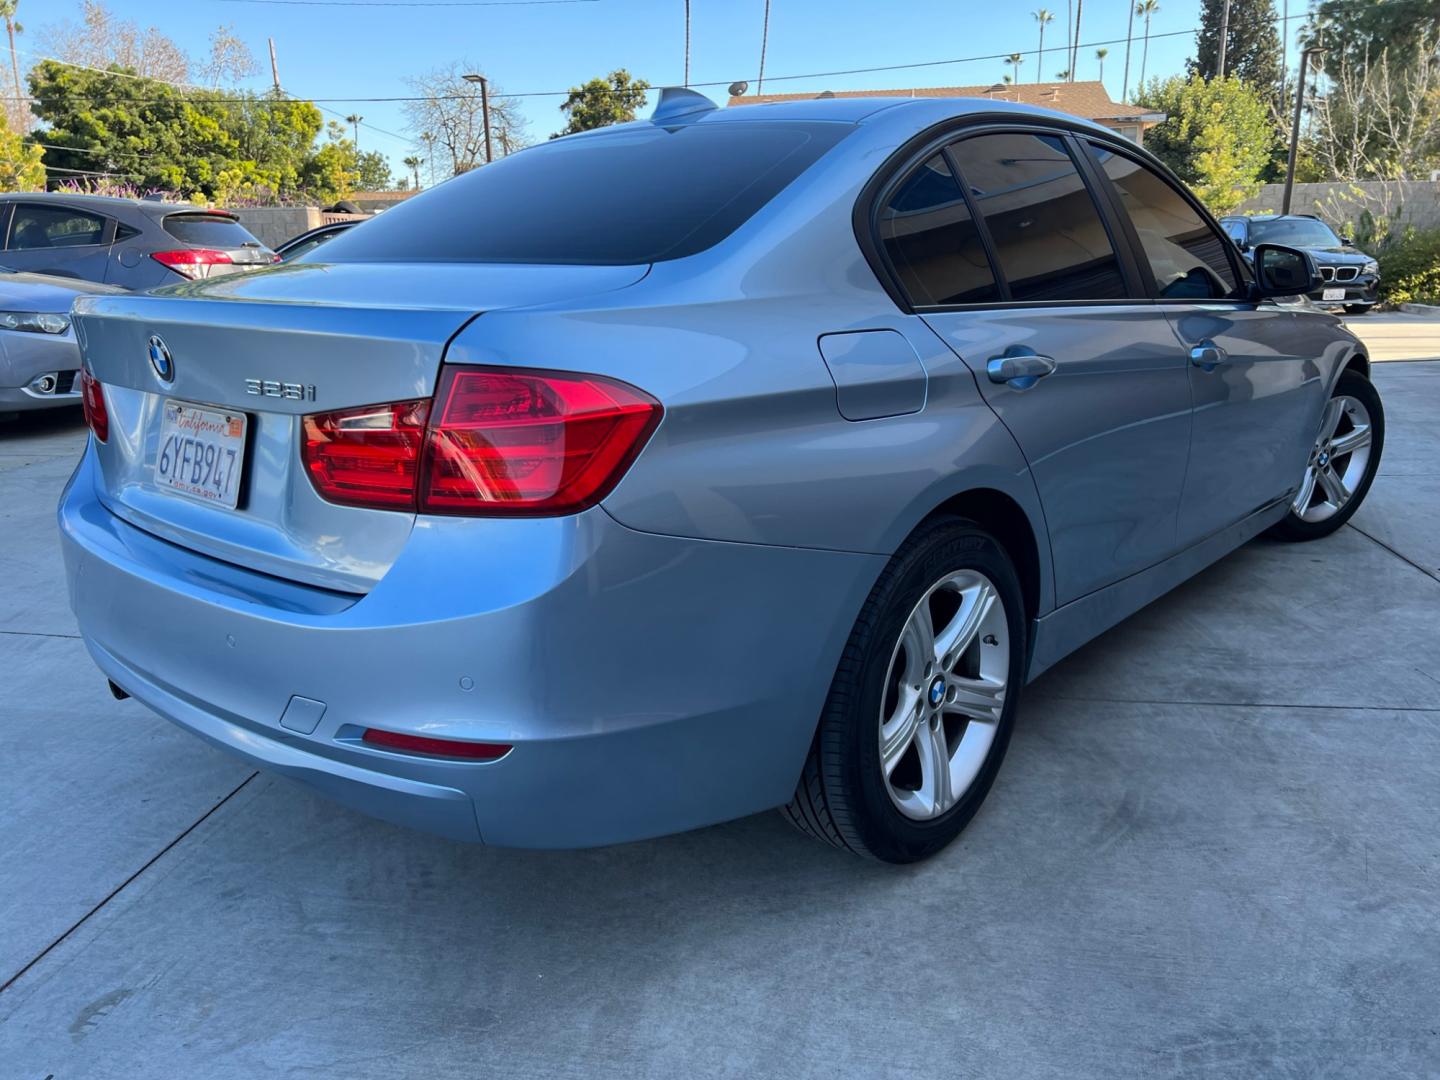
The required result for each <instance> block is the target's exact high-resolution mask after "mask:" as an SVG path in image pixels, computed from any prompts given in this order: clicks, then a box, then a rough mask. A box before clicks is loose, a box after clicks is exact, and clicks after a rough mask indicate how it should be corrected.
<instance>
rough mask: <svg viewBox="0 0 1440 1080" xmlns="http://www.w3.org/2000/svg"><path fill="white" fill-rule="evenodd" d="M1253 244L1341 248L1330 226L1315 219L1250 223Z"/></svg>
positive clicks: (1338, 239)
mask: <svg viewBox="0 0 1440 1080" xmlns="http://www.w3.org/2000/svg"><path fill="white" fill-rule="evenodd" d="M1250 242H1251V243H1252V244H1291V245H1293V246H1295V247H1339V246H1340V238H1339V237H1338V236H1336V235H1335V234H1334V233H1333V232H1331V231H1330V226H1329V225H1326V224H1325V223H1324V222H1323V221H1316V220H1314V219H1313V218H1281V219H1280V220H1278V221H1252V222H1250Z"/></svg>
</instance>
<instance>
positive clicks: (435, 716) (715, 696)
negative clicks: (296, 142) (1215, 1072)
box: [59, 90, 1384, 862]
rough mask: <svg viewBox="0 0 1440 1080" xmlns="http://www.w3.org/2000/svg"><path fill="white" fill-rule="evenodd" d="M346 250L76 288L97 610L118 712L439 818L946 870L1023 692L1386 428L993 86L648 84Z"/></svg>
mask: <svg viewBox="0 0 1440 1080" xmlns="http://www.w3.org/2000/svg"><path fill="white" fill-rule="evenodd" d="M319 254H320V257H321V259H320V261H316V262H300V263H292V264H287V265H285V266H283V267H280V268H277V269H275V270H271V271H262V272H260V273H258V274H253V275H243V276H242V275H237V276H234V277H229V278H224V279H220V280H216V281H209V282H197V283H194V284H191V285H186V286H180V287H178V288H176V289H173V290H167V291H162V292H161V293H159V294H155V295H145V296H122V297H89V298H85V299H82V300H81V301H80V302H79V303H78V304H77V307H76V321H77V326H78V328H79V330H80V334H81V340H82V344H83V347H84V351H85V357H86V364H87V369H88V371H87V376H86V378H87V380H91V381H93V391H94V392H93V393H92V394H91V395H90V397H89V399H88V400H89V401H90V403H91V407H90V422H91V425H92V428H93V431H94V437H93V438H92V440H91V442H90V445H89V447H88V449H87V450H86V453H85V455H84V459H83V460H82V462H81V463H80V466H79V468H78V470H77V472H76V474H75V476H74V479H73V480H72V482H71V483H70V485H69V487H68V489H67V491H66V492H65V495H64V498H63V501H62V503H61V506H60V510H59V519H60V528H61V533H62V536H63V543H64V550H65V559H66V564H67V570H68V573H69V581H70V594H71V602H72V604H73V606H74V609H75V613H76V617H77V619H78V622H79V627H80V630H81V633H82V634H83V636H84V639H85V642H86V645H87V646H88V648H89V650H90V653H91V655H92V656H93V657H94V659H95V661H96V663H97V664H98V665H99V666H100V668H101V670H102V671H103V672H104V673H105V675H106V676H107V677H108V678H109V679H110V680H111V682H112V685H113V687H114V689H115V691H116V692H117V693H118V694H121V695H125V694H129V695H133V696H134V697H135V698H137V699H138V700H140V701H141V702H143V703H144V704H145V705H147V706H149V707H150V708H152V709H154V710H155V711H157V712H159V713H160V714H162V715H164V716H166V717H169V718H170V719H171V720H174V721H175V722H177V723H179V724H181V725H182V726H184V727H187V728H189V729H190V730H192V731H194V732H196V733H198V734H200V735H202V736H203V737H205V738H207V739H209V740H210V741H211V742H212V743H214V744H216V745H217V746H220V747H223V748H224V749H226V750H227V751H229V752H230V753H233V754H235V755H237V756H239V757H241V758H243V759H245V760H247V761H249V762H251V763H253V764H255V765H258V766H261V767H264V768H267V769H271V770H274V771H276V772H279V773H282V774H285V775H289V776H293V777H296V778H298V779H301V780H304V781H306V782H308V783H311V784H313V785H315V786H316V787H317V788H319V789H321V790H322V791H324V792H326V793H328V794H329V795H331V796H334V797H335V798H337V799H340V800H342V801H344V802H347V803H349V804H350V805H352V806H355V807H358V808H360V809H362V810H365V811H366V812H368V813H372V814H376V815H379V816H381V817H385V818H389V819H391V820H394V821H398V822H403V823H406V824H409V825H413V826H416V827H419V828H423V829H429V830H432V831H434V832H438V833H442V834H444V835H447V836H451V837H456V838H461V839H467V840H481V839H483V840H484V841H486V842H488V843H493V844H501V845H521V846H573V845H590V844H605V843H612V842H616V841H621V840H630V839H636V838H639V837H645V836H653V835H656V834H659V833H666V832H672V831H676V830H680V829H689V828H694V827H696V826H700V825H705V824H709V823H712V822H717V821H723V820H725V819H727V818H733V817H737V816H739V815H742V814H748V813H752V812H755V811H758V810H763V809H766V808H769V807H777V806H780V807H784V808H785V812H786V814H787V816H788V817H789V818H790V820H791V821H793V822H794V823H795V824H797V825H798V826H800V827H801V828H802V829H804V830H805V831H807V832H809V833H811V834H812V835H814V836H816V837H818V838H820V839H822V840H825V841H828V842H829V843H831V844H834V845H836V846H838V847H841V848H846V849H849V850H851V851H855V852H860V853H864V854H868V855H871V856H874V857H876V858H879V859H884V860H889V861H893V862H905V861H911V860H915V859H920V858H924V857H925V856H927V855H930V854H932V853H934V852H935V851H937V850H939V849H940V848H941V847H943V846H944V845H945V844H946V843H947V842H949V841H950V840H951V839H952V838H953V837H954V836H955V835H956V834H957V833H958V832H959V831H960V829H961V828H962V827H963V826H964V825H965V824H966V823H967V822H968V821H969V820H970V819H971V817H972V816H973V815H974V814H975V812H976V810H977V809H978V808H979V806H980V803H981V801H982V800H983V799H984V797H985V794H986V792H987V791H988V790H989V788H990V785H991V783H992V781H993V780H994V779H995V775H996V773H997V771H998V770H999V768H1000V763H1001V759H1002V758H1003V756H1004V753H1005V748H1006V745H1007V743H1008V742H1009V739H1010V734H1011V730H1012V727H1013V725H1014V722H1015V715H1016V709H1017V707H1018V704H1019V701H1020V698H1021V688H1022V686H1023V685H1024V684H1025V683H1026V681H1027V680H1029V679H1033V678H1034V677H1035V676H1036V675H1037V674H1039V673H1040V672H1042V671H1044V670H1045V669H1046V668H1048V667H1050V666H1051V665H1052V664H1054V663H1055V662H1056V661H1058V660H1059V659H1061V658H1062V657H1063V656H1065V655H1066V654H1067V653H1069V652H1071V651H1072V650H1074V649H1076V648H1077V647H1079V646H1080V645H1082V644H1083V643H1085V642H1086V641H1088V640H1090V639H1091V638H1093V637H1095V636H1096V635H1097V634H1099V633H1101V632H1102V631H1104V630H1105V629H1106V628H1108V627H1110V626H1112V625H1114V624H1115V623H1116V622H1118V621H1119V620H1121V619H1123V618H1124V617H1125V616H1126V615H1128V614H1130V613H1131V612H1133V611H1135V610H1136V609H1138V608H1140V607H1142V606H1143V605H1145V604H1147V603H1149V602H1150V601H1151V600H1153V599H1155V598H1156V597H1157V596H1159V595H1161V594H1162V593H1164V592H1165V591H1166V590H1168V589H1171V588H1173V587H1174V586H1175V585H1177V584H1179V583H1180V582H1182V581H1184V580H1185V579H1186V578H1188V577H1189V576H1191V575H1192V574H1194V573H1196V572H1197V571H1198V570H1200V569H1201V568H1203V567H1204V566H1206V565H1207V564H1209V563H1211V562H1213V561H1214V560H1216V559H1218V558H1220V557H1221V556H1223V555H1224V554H1226V553H1227V552H1229V551H1230V550H1232V549H1233V548H1235V547H1236V546H1237V545H1239V544H1242V543H1244V542H1245V541H1246V540H1248V539H1250V538H1251V537H1253V536H1255V535H1256V534H1258V533H1260V532H1262V531H1264V530H1266V529H1275V530H1278V531H1279V533H1280V534H1282V535H1285V536H1288V537H1291V538H1297V539H1307V538H1314V537H1319V536H1323V535H1325V534H1327V533H1330V532H1332V531H1334V530H1335V529H1336V528H1338V527H1339V526H1340V525H1341V524H1342V523H1343V522H1344V521H1345V520H1346V519H1347V518H1349V516H1350V515H1351V514H1352V513H1353V512H1354V511H1355V508H1356V506H1357V505H1358V504H1359V503H1360V500H1361V499H1363V498H1364V496H1365V493H1366V490H1367V489H1368V487H1369V486H1370V483H1371V480H1372V478H1373V477H1374V475H1375V469H1376V466H1377V464H1378V462H1379V460H1380V454H1381V448H1382V444H1383V436H1384V416H1383V412H1382V409H1381V404H1380V399H1379V397H1378V396H1377V395H1376V393H1375V390H1374V389H1373V387H1372V386H1371V384H1370V382H1369V380H1368V372H1369V367H1368V362H1367V359H1366V356H1365V354H1364V352H1363V350H1362V347H1361V345H1360V343H1359V342H1358V341H1357V340H1356V339H1355V338H1354V337H1353V336H1352V335H1351V334H1350V333H1349V332H1348V331H1346V330H1345V328H1344V327H1343V326H1342V325H1341V323H1340V322H1339V321H1338V320H1337V319H1335V318H1334V317H1332V316H1330V315H1326V314H1323V313H1319V312H1315V311H1309V310H1304V309H1287V308H1282V307H1279V306H1277V305H1275V304H1274V303H1272V302H1271V300H1270V298H1271V297H1276V296H1281V295H1290V294H1295V293H1299V292H1304V291H1306V290H1307V289H1308V288H1309V286H1310V285H1311V284H1312V283H1313V281H1314V279H1315V277H1316V275H1315V267H1314V264H1313V263H1312V262H1311V260H1310V259H1309V258H1308V256H1306V255H1305V254H1303V253H1301V252H1298V251H1294V250H1290V249H1286V248H1279V247H1268V246H1264V245H1262V246H1261V247H1259V248H1257V249H1256V251H1255V253H1254V261H1255V268H1256V269H1255V271H1254V272H1253V275H1252V272H1251V270H1250V269H1249V268H1247V266H1245V265H1243V264H1242V262H1241V260H1240V258H1239V253H1238V252H1237V250H1236V248H1235V246H1234V244H1232V243H1231V242H1230V241H1229V240H1228V239H1227V238H1226V237H1225V235H1224V234H1223V233H1222V232H1221V231H1220V229H1219V227H1218V226H1217V225H1216V223H1215V221H1214V220H1213V219H1212V218H1211V217H1210V216H1209V215H1208V214H1207V213H1206V212H1205V211H1204V210H1203V209H1202V208H1201V207H1200V205H1199V204H1198V203H1197V202H1196V201H1195V199H1194V198H1193V197H1192V196H1191V195H1190V194H1189V193H1188V192H1187V191H1186V190H1185V189H1184V188H1183V187H1182V186H1181V185H1180V184H1179V183H1177V182H1176V181H1175V179H1174V178H1173V177H1172V176H1170V175H1169V174H1168V173H1166V172H1165V170H1164V169H1163V168H1162V167H1161V166H1160V165H1159V164H1157V162H1156V161H1155V160H1154V159H1153V158H1152V157H1151V156H1150V155H1148V154H1146V153H1145V152H1144V151H1143V150H1140V149H1138V148H1136V147H1135V146H1133V145H1131V144H1129V143H1127V142H1124V141H1123V140H1120V139H1118V138H1117V137H1116V136H1115V135H1113V134H1112V133H1110V132H1108V131H1106V130H1105V129H1103V128H1101V127H1098V126H1096V125H1093V124H1089V123H1085V122H1081V121H1078V120H1076V119H1074V118H1072V117H1067V116H1064V115H1061V114H1058V113H1054V112H1050V111H1046V110H1040V109H1034V108H1028V107H1023V106H1017V105H1010V104H1006V103H1004V102H1000V101H993V100H986V101H969V100H948V101H947V100H935V99H922V100H895V99H885V98H869V99H862V100H846V99H828V100H816V101H810V102H793V103H785V104H771V105H764V106H749V107H744V108H736V109H726V110H717V109H716V108H715V107H714V106H713V105H711V104H710V103H709V102H708V101H706V100H705V99H703V98H701V97H700V96H699V95H696V94H694V93H692V92H689V91H674V90H671V91H666V92H665V93H664V94H663V95H662V98H661V103H660V105H659V107H658V109H657V112H656V115H655V116H654V117H653V118H652V119H651V120H650V121H644V122H636V123H630V124H624V125H619V126H616V127H613V128H607V129H603V130H600V131H595V132H590V133H586V134H583V135H578V136H573V137H569V138H564V139H557V140H554V141H552V142H548V143H545V144H542V145H539V146H536V147H533V148H530V149H527V150H525V151H523V152H521V153H518V154H515V155H513V156H510V157H507V158H505V159H504V160H502V161H500V162H498V163H496V164H494V165H489V166H486V167H485V168H483V169H478V170H475V171H474V172H471V173H468V174H466V175H464V176H461V177H459V178H457V179H455V180H453V181H451V182H447V183H446V184H444V185H442V186H440V187H437V188H435V189H433V190H431V191H428V192H425V193H424V194H421V195H419V196H417V197H415V198H414V199H411V200H409V201H407V202H406V203H404V204H402V205H401V206H399V207H396V208H394V209H392V210H390V211H388V212H387V213H385V214H384V215H382V216H380V217H378V218H376V219H375V220H374V221H370V222H367V223H366V225H365V227H364V228H360V229H354V230H351V231H349V232H347V233H345V234H343V235H341V236H338V237H336V238H335V239H333V240H331V241H329V242H328V243H327V244H326V246H325V248H324V249H323V251H322V252H320V253H319Z"/></svg>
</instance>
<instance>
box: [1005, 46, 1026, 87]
mask: <svg viewBox="0 0 1440 1080" xmlns="http://www.w3.org/2000/svg"><path fill="white" fill-rule="evenodd" d="M1023 59H1025V58H1024V57H1023V56H1021V55H1020V54H1019V53H1018V52H1012V53H1011V54H1010V55H1009V56H1007V57H1006V58H1005V62H1006V63H1007V64H1009V65H1010V66H1011V67H1012V68H1014V69H1015V78H1014V80H1013V81H1014V82H1017V83H1018V82H1019V81H1020V61H1021V60H1023Z"/></svg>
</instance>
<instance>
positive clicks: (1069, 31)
mask: <svg viewBox="0 0 1440 1080" xmlns="http://www.w3.org/2000/svg"><path fill="white" fill-rule="evenodd" d="M1074 34H1075V0H1065V58H1066V59H1067V60H1068V59H1069V58H1070V42H1072V41H1074V40H1075V37H1074Z"/></svg>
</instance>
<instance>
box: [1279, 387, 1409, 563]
mask: <svg viewBox="0 0 1440 1080" xmlns="http://www.w3.org/2000/svg"><path fill="white" fill-rule="evenodd" d="M1342 396H1344V397H1353V398H1356V399H1357V400H1359V401H1360V402H1361V403H1362V404H1363V405H1364V406H1365V410H1366V412H1368V413H1369V414H1370V428H1371V435H1370V460H1369V461H1368V462H1367V464H1366V467H1365V471H1364V474H1363V475H1362V477H1361V478H1360V481H1359V482H1358V483H1357V484H1356V485H1355V487H1354V488H1353V489H1352V494H1351V496H1350V499H1349V501H1348V502H1346V503H1345V504H1344V505H1343V506H1342V507H1340V510H1339V511H1338V512H1337V513H1334V514H1331V515H1330V516H1329V517H1328V518H1325V519H1324V520H1323V521H1305V520H1304V519H1303V518H1301V517H1300V515H1298V514H1297V513H1296V512H1295V510H1294V508H1293V507H1292V508H1291V509H1290V511H1289V512H1288V513H1287V514H1286V515H1285V517H1284V518H1282V519H1281V520H1280V522H1279V523H1278V524H1276V525H1275V526H1274V528H1272V529H1271V530H1270V531H1271V533H1272V534H1273V535H1275V536H1278V537H1280V538H1281V539H1284V540H1319V539H1320V538H1321V537H1324V536H1329V535H1330V534H1331V533H1333V532H1335V531H1336V530H1337V529H1339V528H1340V527H1341V526H1342V525H1344V524H1345V523H1346V522H1347V521H1349V520H1350V518H1351V517H1353V516H1354V514H1355V511H1356V510H1358V509H1360V504H1361V503H1362V502H1364V501H1365V496H1366V494H1367V493H1368V492H1369V491H1370V485H1371V484H1372V483H1373V482H1374V480H1375V472H1376V470H1378V469H1379V468H1380V456H1381V453H1382V452H1383V451H1384V449H1385V407H1384V405H1383V404H1382V403H1381V401H1380V395H1379V394H1378V393H1377V392H1376V390H1375V387H1374V386H1373V385H1372V384H1371V382H1370V380H1369V379H1367V378H1365V376H1364V375H1361V374H1360V373H1359V372H1358V371H1346V372H1343V373H1342V374H1341V376H1340V379H1339V381H1337V382H1336V384H1335V392H1334V393H1333V394H1332V395H1331V397H1332V398H1335V397H1342Z"/></svg>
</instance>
